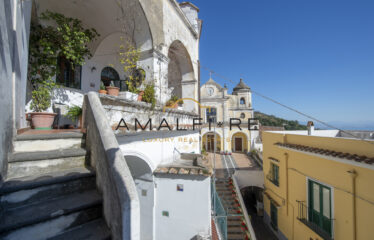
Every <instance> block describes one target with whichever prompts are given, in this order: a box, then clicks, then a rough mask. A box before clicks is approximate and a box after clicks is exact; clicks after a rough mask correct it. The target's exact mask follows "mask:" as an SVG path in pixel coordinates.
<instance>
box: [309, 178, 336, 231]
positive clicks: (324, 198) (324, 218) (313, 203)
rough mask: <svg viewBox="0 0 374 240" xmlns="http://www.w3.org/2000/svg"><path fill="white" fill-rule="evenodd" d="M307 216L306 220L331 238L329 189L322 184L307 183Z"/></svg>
mask: <svg viewBox="0 0 374 240" xmlns="http://www.w3.org/2000/svg"><path fill="white" fill-rule="evenodd" d="M308 188H309V210H308V212H309V214H308V218H309V219H308V220H309V222H312V223H313V224H315V225H316V226H317V227H318V228H319V229H321V230H322V231H324V232H325V233H327V234H329V235H330V236H331V234H332V220H331V218H332V217H331V188H330V187H328V186H325V185H323V184H320V183H317V182H314V181H312V180H309V181H308Z"/></svg>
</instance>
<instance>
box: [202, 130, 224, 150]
mask: <svg viewBox="0 0 374 240" xmlns="http://www.w3.org/2000/svg"><path fill="white" fill-rule="evenodd" d="M214 140H215V141H214ZM201 142H202V145H203V148H204V149H205V150H206V151H207V152H214V147H215V148H216V151H217V152H220V151H221V136H220V135H219V134H218V133H216V136H215V138H214V133H213V132H208V133H205V134H204V135H203V137H202V140H201ZM214 145H215V146H214Z"/></svg>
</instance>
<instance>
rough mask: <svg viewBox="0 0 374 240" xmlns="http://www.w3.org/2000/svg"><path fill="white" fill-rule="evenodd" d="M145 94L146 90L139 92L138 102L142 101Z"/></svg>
mask: <svg viewBox="0 0 374 240" xmlns="http://www.w3.org/2000/svg"><path fill="white" fill-rule="evenodd" d="M143 95H144V91H143V90H140V91H139V93H138V102H141V101H142V99H143Z"/></svg>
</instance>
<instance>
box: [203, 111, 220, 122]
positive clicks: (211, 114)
mask: <svg viewBox="0 0 374 240" xmlns="http://www.w3.org/2000/svg"><path fill="white" fill-rule="evenodd" d="M209 119H210V120H211V122H212V123H216V122H217V109H216V108H210V109H209V108H207V109H206V121H207V122H209Z"/></svg>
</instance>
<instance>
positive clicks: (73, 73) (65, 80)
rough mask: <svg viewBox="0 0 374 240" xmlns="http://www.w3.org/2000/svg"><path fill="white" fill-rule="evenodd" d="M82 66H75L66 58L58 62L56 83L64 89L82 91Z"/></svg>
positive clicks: (61, 58) (60, 58)
mask: <svg viewBox="0 0 374 240" xmlns="http://www.w3.org/2000/svg"><path fill="white" fill-rule="evenodd" d="M81 73H82V67H81V66H73V65H72V64H71V62H70V61H69V60H68V59H66V58H65V57H59V58H58V60H57V76H56V83H58V84H59V85H62V86H64V87H69V88H76V89H81Z"/></svg>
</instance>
